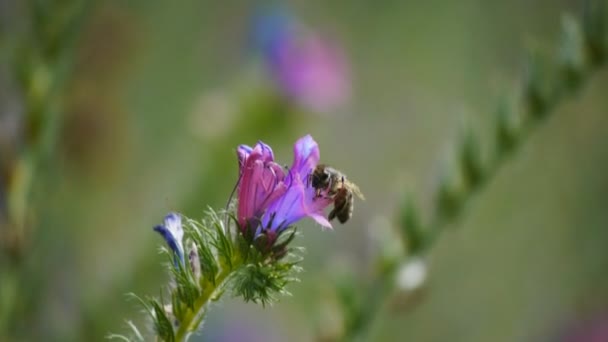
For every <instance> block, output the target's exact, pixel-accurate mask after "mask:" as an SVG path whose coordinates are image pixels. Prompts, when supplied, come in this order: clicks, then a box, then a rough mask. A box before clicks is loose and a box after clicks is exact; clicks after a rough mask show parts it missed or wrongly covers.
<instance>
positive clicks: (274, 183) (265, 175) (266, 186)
mask: <svg viewBox="0 0 608 342" xmlns="http://www.w3.org/2000/svg"><path fill="white" fill-rule="evenodd" d="M237 155H238V158H239V172H240V177H241V180H240V182H239V189H238V199H239V205H238V208H237V220H238V222H239V225H240V226H241V229H242V230H247V227H251V226H257V225H258V224H259V218H260V217H261V215H262V214H263V213H264V211H265V210H266V208H268V206H269V205H270V204H271V203H272V202H273V201H275V200H276V199H277V198H278V197H280V196H281V195H283V193H284V192H285V191H286V189H287V187H286V185H285V183H284V182H283V181H284V179H285V173H284V171H283V168H282V167H281V166H280V165H279V164H277V163H275V162H274V155H273V153H272V149H271V148H270V146H268V145H266V144H264V143H263V142H258V143H257V145H255V147H253V148H251V147H249V146H246V145H241V146H239V147H238V148H237Z"/></svg>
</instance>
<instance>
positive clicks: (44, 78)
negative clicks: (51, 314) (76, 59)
mask: <svg viewBox="0 0 608 342" xmlns="http://www.w3.org/2000/svg"><path fill="white" fill-rule="evenodd" d="M17 3H18V2H15V3H14V4H13V5H14V6H12V7H11V6H8V5H6V6H5V7H4V9H6V10H8V13H7V14H5V13H3V15H5V16H7V17H8V16H9V15H10V14H11V13H12V14H13V15H15V17H20V16H19V15H20V14H21V13H22V12H21V11H23V14H25V18H26V19H27V20H24V21H23V22H21V21H19V20H14V21H11V27H2V29H3V30H6V31H7V32H10V33H11V34H10V39H8V37H9V35H3V36H2V38H5V39H7V40H6V41H3V42H2V46H3V47H5V48H6V49H5V50H4V51H3V52H7V55H3V56H2V57H3V61H4V60H6V62H7V64H8V65H9V67H8V69H9V70H10V72H9V75H8V77H7V78H8V81H7V83H8V84H9V87H10V88H12V89H14V91H12V92H11V94H12V96H13V97H14V99H11V100H14V101H16V102H18V103H19V105H17V106H16V108H18V109H17V110H16V112H13V113H8V114H7V115H10V116H11V120H13V121H15V122H16V124H15V125H13V126H12V127H13V128H14V129H15V130H16V131H14V132H11V137H12V139H13V141H12V142H11V143H10V145H9V146H8V148H10V149H11V150H10V151H3V158H1V159H0V268H2V270H3V271H2V277H1V279H0V339H2V337H3V336H4V334H6V335H7V338H9V337H10V336H11V331H13V330H14V331H18V330H19V329H20V328H21V327H22V325H23V324H25V321H26V320H25V319H23V317H24V316H25V315H27V308H25V307H23V306H27V305H29V300H28V297H31V296H34V295H35V293H33V292H34V291H32V292H28V291H26V290H24V289H23V286H22V285H23V284H24V283H26V280H25V278H26V277H27V275H26V273H27V272H26V270H25V267H22V266H23V265H26V264H27V263H26V260H25V259H26V257H27V255H28V247H29V245H30V243H31V240H32V235H33V234H34V231H33V228H34V227H35V224H36V208H35V207H36V205H35V197H36V189H37V187H38V185H39V183H37V179H38V178H39V177H37V176H38V174H39V172H40V170H41V168H42V167H43V166H44V165H45V163H46V162H47V161H48V160H49V156H50V155H51V152H52V151H53V148H54V145H55V141H56V137H57V134H58V130H59V128H60V126H61V119H62V111H61V99H62V91H63V85H64V81H65V79H66V78H67V77H68V75H69V71H70V66H71V62H72V58H71V57H72V54H71V51H72V48H73V46H74V43H75V38H76V36H77V34H78V32H79V27H80V23H81V22H82V20H83V18H84V17H85V14H86V13H87V8H88V6H89V4H90V3H91V2H89V1H81V0H72V1H55V0H50V1H42V0H39V1H35V0H33V1H29V2H27V3H18V4H17ZM13 26H14V27H13ZM5 147H6V146H5ZM7 156H8V157H7ZM30 283H31V282H30ZM16 298H19V301H17V300H16ZM9 339H10V338H9Z"/></svg>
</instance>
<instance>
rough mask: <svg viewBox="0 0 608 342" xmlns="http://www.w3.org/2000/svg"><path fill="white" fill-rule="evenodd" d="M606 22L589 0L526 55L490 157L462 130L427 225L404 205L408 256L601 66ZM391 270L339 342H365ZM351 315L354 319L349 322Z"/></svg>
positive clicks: (501, 106)
mask: <svg viewBox="0 0 608 342" xmlns="http://www.w3.org/2000/svg"><path fill="white" fill-rule="evenodd" d="M607 21H608V17H607V14H606V12H605V10H604V7H603V3H602V2H594V1H589V2H588V3H587V7H586V9H585V11H584V13H583V16H582V19H581V21H579V20H577V19H575V18H574V17H573V16H570V15H566V16H564V18H563V20H562V33H561V37H560V42H559V45H558V49H557V53H556V58H554V59H553V60H549V59H547V58H545V57H544V56H543V55H541V54H540V53H539V51H536V50H535V51H531V52H529V53H528V57H527V59H526V64H525V68H524V77H523V82H522V84H521V88H520V89H518V90H519V91H520V94H521V96H518V97H516V98H515V99H514V100H515V101H513V102H511V101H507V100H506V98H507V97H504V98H503V100H502V101H500V102H499V103H498V105H497V110H496V119H495V130H494V132H493V134H494V135H493V137H492V143H494V144H495V148H494V149H493V150H491V151H492V152H493V153H492V155H490V156H487V158H484V156H483V155H482V154H481V150H482V149H481V147H482V141H481V140H480V139H479V138H478V135H476V134H475V132H473V131H471V130H467V131H466V132H465V134H464V135H463V137H464V139H463V140H462V142H461V143H460V144H458V145H457V146H458V149H457V151H456V163H455V165H454V166H453V167H451V168H449V169H448V170H446V172H444V173H443V177H442V180H441V182H440V184H439V187H438V189H437V190H436V192H435V208H434V211H433V215H432V217H431V219H430V221H429V223H427V224H424V223H421V222H420V220H419V217H420V215H419V214H418V212H417V211H416V210H415V207H414V205H413V203H412V201H411V199H410V198H407V199H406V201H405V202H404V203H405V204H404V206H403V207H402V208H401V211H400V215H399V224H400V227H401V233H402V235H403V239H402V241H403V242H404V245H405V247H406V249H407V253H408V255H407V256H408V257H413V256H417V255H420V254H424V253H425V252H427V250H428V249H430V248H431V247H432V245H433V243H434V242H435V241H436V239H437V238H438V237H439V235H440V233H441V232H442V231H443V230H444V229H445V227H447V226H449V225H453V224H454V223H456V222H457V220H458V218H459V217H460V215H461V214H462V211H463V208H464V207H465V206H466V205H467V204H468V202H469V201H470V200H471V199H472V198H473V197H474V195H475V194H476V193H477V192H479V191H480V190H481V189H483V186H484V185H485V184H486V183H487V180H489V179H490V178H491V177H492V176H493V175H494V174H495V172H496V170H498V169H499V167H500V166H501V165H503V163H504V162H505V160H507V158H506V157H508V156H509V155H511V154H512V152H513V151H514V150H515V149H516V148H517V147H518V146H521V144H522V142H523V141H524V140H525V138H526V137H527V136H528V135H529V134H530V132H532V130H533V129H534V128H535V127H537V126H538V124H539V123H540V122H542V121H543V120H544V119H546V118H547V117H549V116H550V115H551V114H552V110H553V109H554V108H555V107H556V106H557V105H558V103H560V102H561V101H562V100H564V99H565V98H566V97H567V96H570V95H572V94H575V93H576V92H577V91H578V90H579V89H580V87H581V86H582V85H583V84H584V83H585V81H587V80H588V79H589V77H590V76H591V75H592V72H593V71H594V70H596V69H597V68H598V67H599V66H601V65H603V64H604V63H605V62H606V57H607V54H606V51H608V39H607V37H608V25H607V24H606V22H607ZM397 271H398V269H397V268H396V267H395V268H393V269H391V270H390V271H389V272H380V273H379V274H378V277H377V279H375V280H374V281H373V282H372V283H371V284H370V285H369V288H368V289H367V296H366V300H365V301H364V303H362V304H361V305H359V306H357V307H351V308H348V309H347V311H348V310H354V311H355V312H350V311H348V312H345V316H346V317H350V320H347V321H348V322H350V323H349V324H346V325H345V331H344V335H343V336H342V337H341V339H343V340H356V339H363V340H365V337H366V333H367V329H368V328H369V326H370V325H371V322H372V320H373V319H374V318H375V317H376V316H377V311H379V309H380V307H381V306H382V305H381V304H382V302H383V301H384V300H386V298H387V296H388V295H389V294H390V293H391V292H392V291H393V288H394V282H395V276H396V272H397ZM339 293H341V294H344V293H347V292H344V291H339ZM352 317H355V320H354V323H353V322H352Z"/></svg>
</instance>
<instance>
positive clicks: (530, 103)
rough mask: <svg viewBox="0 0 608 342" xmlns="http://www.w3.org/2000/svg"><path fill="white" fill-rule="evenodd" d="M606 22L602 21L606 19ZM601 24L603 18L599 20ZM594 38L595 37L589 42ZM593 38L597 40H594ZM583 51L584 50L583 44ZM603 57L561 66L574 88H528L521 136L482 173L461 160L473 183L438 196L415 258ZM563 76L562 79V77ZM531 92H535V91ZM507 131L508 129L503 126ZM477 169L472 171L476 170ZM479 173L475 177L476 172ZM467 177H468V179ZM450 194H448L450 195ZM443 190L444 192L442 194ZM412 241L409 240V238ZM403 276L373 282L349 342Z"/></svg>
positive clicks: (561, 81)
mask: <svg viewBox="0 0 608 342" xmlns="http://www.w3.org/2000/svg"><path fill="white" fill-rule="evenodd" d="M601 19H602V20H604V18H603V17H601ZM598 20H599V19H598ZM599 37H601V38H603V37H605V36H604V35H603V34H600V35H599ZM586 38H588V39H589V38H590V37H586ZM591 38H593V37H591ZM595 43H597V44H596V45H598V46H600V47H602V50H601V51H602V52H603V51H604V50H603V49H604V45H602V44H605V43H604V42H601V39H599V42H596V41H591V40H590V41H587V44H589V45H591V46H595V45H593V44H595ZM581 47H582V48H584V47H585V46H584V45H582V46H581ZM599 56H600V57H598V58H595V59H594V60H592V62H591V63H590V64H589V65H587V68H586V69H582V70H570V69H568V66H567V65H566V66H563V65H560V66H559V67H560V68H561V69H559V70H560V72H562V74H561V75H563V74H565V71H568V72H569V73H570V75H572V74H573V73H575V74H574V76H576V78H575V79H576V83H575V84H572V83H571V78H565V77H563V76H561V75H558V76H557V77H556V78H555V79H554V80H553V82H554V83H553V84H552V86H553V87H552V88H551V89H550V90H549V92H548V93H544V94H543V93H540V92H538V91H539V89H538V88H534V87H532V88H524V89H525V90H526V91H527V93H526V96H527V97H526V98H525V99H524V105H525V108H524V109H523V113H522V114H523V117H522V120H523V121H522V122H521V126H519V129H518V131H517V133H516V134H515V135H514V136H512V137H507V138H509V139H512V140H509V141H508V144H506V145H505V144H504V142H505V140H504V136H501V133H504V131H503V132H496V133H497V134H496V138H497V141H499V142H502V143H503V144H502V145H501V144H500V143H499V144H498V145H499V146H498V148H497V150H496V151H495V153H494V155H493V159H491V160H490V162H489V163H488V164H487V165H485V167H483V168H478V169H476V168H475V167H476V166H478V165H474V164H470V163H468V162H469V161H470V160H471V159H467V158H466V157H468V155H466V154H463V155H464V156H465V158H462V160H461V161H460V162H461V163H462V164H461V171H463V172H464V173H465V175H468V176H469V178H468V179H467V181H468V183H466V185H465V186H464V188H462V189H456V190H454V189H451V188H450V187H449V186H448V187H447V188H443V189H440V192H439V193H438V195H437V198H438V205H437V208H436V211H435V212H434V213H433V217H432V218H431V222H430V224H429V225H428V226H427V228H428V229H426V230H423V232H424V234H423V235H422V236H421V240H420V242H419V243H416V244H414V245H413V246H414V247H415V250H409V251H408V253H409V254H410V255H424V254H426V253H428V251H429V250H430V249H431V247H432V246H433V245H434V243H435V242H436V241H437V240H438V238H439V237H440V235H441V233H442V232H443V231H444V230H445V228H446V227H447V226H449V225H452V224H454V223H456V222H457V221H458V219H459V218H460V217H461V215H462V214H463V212H464V209H465V207H466V205H467V204H468V203H469V202H470V201H471V200H472V199H473V198H474V197H475V195H476V194H478V193H479V192H481V190H483V189H485V188H486V186H487V184H488V182H489V180H490V179H492V178H493V177H494V176H495V175H496V174H497V172H498V171H499V170H500V168H501V166H503V165H505V164H506V161H507V160H508V159H509V158H508V157H510V156H511V155H512V152H514V150H515V148H516V147H517V146H519V145H521V144H522V143H523V142H524V141H525V140H526V139H527V138H528V137H529V136H530V134H531V133H532V132H533V131H534V130H535V129H536V128H537V127H538V126H539V124H540V123H541V122H542V121H543V120H544V119H546V118H547V117H548V116H549V115H550V114H551V113H552V112H554V110H555V108H556V107H557V105H558V104H559V103H560V102H562V101H563V100H564V99H565V98H566V97H567V96H568V95H571V94H574V93H576V92H577V91H578V90H579V89H580V88H581V87H582V85H584V84H585V83H586V82H587V81H588V80H589V78H590V77H591V76H592V75H593V74H594V73H595V72H596V71H597V70H598V69H600V68H601V67H602V66H603V65H604V63H605V60H606V58H605V57H606V55H605V54H603V53H602V54H599ZM560 76H561V77H560ZM532 77H535V79H534V80H533V81H534V82H537V83H535V84H533V86H538V84H540V83H538V82H540V80H539V78H538V75H532ZM525 86H530V84H525ZM530 91H531V92H530ZM503 128H504V126H503ZM471 165H473V167H471ZM472 171H475V172H472ZM467 172H468V174H467ZM471 175H475V176H476V177H471ZM445 189H448V190H447V191H446V190H445ZM442 191H443V192H442ZM408 223H410V224H414V225H416V227H405V228H409V229H404V232H405V234H406V235H408V232H410V233H409V236H408V238H410V239H411V238H417V237H418V236H414V235H415V234H413V233H411V232H414V233H417V232H419V228H420V227H418V224H417V223H416V222H415V220H409V221H407V222H406V224H408ZM406 240H407V239H406ZM397 271H398V264H397V263H395V264H394V265H392V266H391V267H389V268H388V269H386V270H385V271H384V272H382V273H380V274H379V275H378V277H377V278H376V279H375V280H374V281H373V283H372V284H371V285H370V286H369V288H368V290H367V296H366V299H365V301H364V303H363V304H362V305H361V306H360V307H359V308H358V310H357V312H356V313H355V314H354V315H353V317H354V318H353V319H352V320H351V322H350V323H351V324H349V325H348V326H347V327H346V329H345V333H344V335H343V338H342V339H343V340H344V341H357V340H366V336H367V334H368V330H369V329H370V327H371V325H372V323H373V320H374V319H375V317H376V316H378V313H379V311H380V309H381V308H382V306H383V304H384V303H385V302H386V300H387V298H388V297H389V296H390V295H391V293H392V292H393V288H394V286H395V284H394V280H395V276H396V273H397Z"/></svg>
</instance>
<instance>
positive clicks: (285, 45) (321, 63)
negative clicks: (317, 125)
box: [252, 7, 351, 114]
mask: <svg viewBox="0 0 608 342" xmlns="http://www.w3.org/2000/svg"><path fill="white" fill-rule="evenodd" d="M252 32H253V35H252V36H253V39H252V40H253V45H254V46H255V47H256V50H258V51H259V54H260V55H261V57H262V61H263V63H264V65H265V67H266V70H267V71H268V74H269V76H270V78H271V79H272V81H273V82H274V84H275V86H276V89H277V91H278V92H279V93H280V94H281V95H282V96H284V97H285V98H286V99H287V100H288V101H290V102H292V103H293V104H295V105H296V106H298V107H301V108H302V109H304V110H306V111H310V112H312V113H317V114H327V113H331V112H334V111H336V110H338V109H340V108H342V107H344V106H345V105H346V103H347V102H348V100H349V98H350V90H351V89H350V83H351V79H350V78H351V77H350V70H349V69H350V68H349V65H348V60H347V58H346V55H345V53H344V51H343V50H342V48H341V47H340V46H339V45H338V43H337V42H335V41H331V40H329V39H327V37H324V36H322V35H320V34H318V33H317V32H314V31H312V30H310V29H308V28H307V27H305V26H304V25H303V24H302V23H301V22H299V21H297V20H296V19H295V18H294V17H293V15H291V13H289V12H288V11H287V10H286V9H285V8H283V7H271V8H263V9H261V10H260V11H259V14H258V15H257V16H255V17H254V22H253V29H252Z"/></svg>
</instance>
